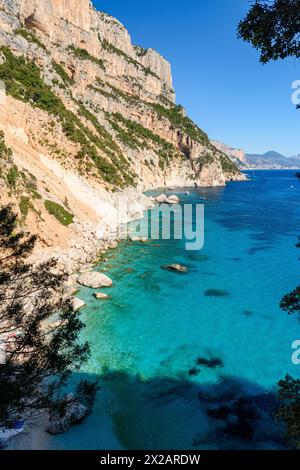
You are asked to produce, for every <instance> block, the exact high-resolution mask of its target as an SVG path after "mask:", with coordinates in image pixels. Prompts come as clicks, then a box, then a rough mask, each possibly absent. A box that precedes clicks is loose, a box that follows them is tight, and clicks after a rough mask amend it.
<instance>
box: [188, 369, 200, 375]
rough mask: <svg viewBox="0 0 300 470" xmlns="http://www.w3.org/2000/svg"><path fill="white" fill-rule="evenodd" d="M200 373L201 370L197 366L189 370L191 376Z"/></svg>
mask: <svg viewBox="0 0 300 470" xmlns="http://www.w3.org/2000/svg"><path fill="white" fill-rule="evenodd" d="M199 374H200V370H199V369H197V368H196V367H193V369H190V370H189V375H190V376H191V377H195V376H196V375H199Z"/></svg>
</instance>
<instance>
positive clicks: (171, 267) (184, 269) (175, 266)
mask: <svg viewBox="0 0 300 470" xmlns="http://www.w3.org/2000/svg"><path fill="white" fill-rule="evenodd" d="M162 269H166V270H167V271H176V272H179V273H187V272H188V268H187V266H183V265H182V264H167V265H166V266H162Z"/></svg>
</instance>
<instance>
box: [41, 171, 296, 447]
mask: <svg viewBox="0 0 300 470" xmlns="http://www.w3.org/2000/svg"><path fill="white" fill-rule="evenodd" d="M294 173H295V172H294V171H288V170H287V171H251V172H248V176H249V177H250V180H249V181H248V182H233V183H229V184H228V185H227V187H226V188H217V189H216V188H210V189H194V190H190V194H189V195H187V194H185V190H184V189H183V190H182V191H180V190H177V191H173V192H170V193H176V194H177V195H179V197H180V199H181V201H182V202H183V203H190V204H204V206H205V243H204V247H203V249H202V250H200V251H186V250H185V240H160V241H150V242H149V243H145V244H142V243H130V242H125V241H124V242H122V243H121V244H120V245H119V247H118V248H117V249H115V250H112V251H111V252H109V254H108V261H106V262H104V263H103V262H102V263H100V264H99V266H98V268H99V270H100V271H102V272H105V273H107V274H108V275H109V276H110V277H111V278H112V279H113V281H114V286H113V287H112V288H111V289H109V290H106V291H105V290H103V292H107V293H108V294H109V295H110V296H111V299H110V300H107V301H99V300H98V301H97V300H96V299H95V298H94V296H93V292H94V291H93V290H91V289H82V291H81V293H80V297H82V298H83V299H84V300H85V301H86V303H87V307H86V308H85V309H84V310H83V311H82V318H83V320H84V321H85V323H86V330H85V333H84V339H88V340H89V342H90V343H91V348H92V357H91V359H90V361H89V363H88V364H87V365H86V366H85V368H84V370H83V371H82V374H81V375H82V376H86V377H90V378H97V379H98V380H99V384H100V385H101V387H102V388H101V390H100V391H99V394H98V399H97V403H96V405H95V408H94V412H93V413H92V414H91V415H90V416H89V417H88V418H87V419H86V420H85V421H84V423H83V424H81V425H79V426H75V427H73V428H72V429H71V430H70V431H69V432H67V433H65V434H63V435H60V436H55V437H50V436H47V435H43V436H42V437H40V438H39V443H38V446H40V447H44V448H51V449H99V450H100V449H195V450H196V449H245V448H246V449H273V448H275V449H278V448H284V447H285V445H286V444H285V443H284V441H283V439H282V434H283V429H282V427H281V425H280V424H278V423H277V422H276V421H275V420H274V419H273V415H274V411H275V409H276V401H275V399H274V397H275V393H276V384H277V382H278V380H280V379H281V378H283V377H284V376H285V375H286V374H287V373H289V374H291V375H293V376H294V377H298V378H299V377H300V366H296V365H293V363H292V361H291V355H292V352H293V351H292V349H291V344H292V342H293V341H294V340H296V339H299V338H300V323H299V319H298V318H297V317H296V316H288V315H287V313H285V312H283V311H281V310H280V308H279V302H280V300H281V298H282V297H283V295H284V294H286V293H288V292H289V291H291V290H292V289H293V288H294V287H296V286H297V285H298V283H299V271H300V261H299V256H300V250H299V249H297V248H296V247H295V244H296V242H297V237H298V235H300V204H299V201H300V182H299V180H297V179H296V178H295V175H294ZM190 222H191V223H192V222H195V221H190ZM171 263H180V264H183V265H185V266H187V267H188V273H186V274H178V273H175V272H170V271H168V270H164V269H161V267H162V266H164V265H167V264H171ZM199 359H200V361H199ZM203 359H204V360H207V361H211V359H218V362H217V364H218V365H217V366H213V365H212V363H211V362H206V364H204V362H205V361H203ZM197 361H198V362H199V363H200V365H197ZM241 399H243V400H244V401H242V400H241ZM220 406H225V407H229V408H230V410H231V411H230V413H229V415H228V416H227V417H226V419H216V418H215V417H213V416H211V412H208V413H207V410H211V409H216V408H218V407H220ZM249 407H252V408H253V407H254V411H253V409H252V408H251V410H250V412H249ZM237 410H239V411H237ZM209 414H210V415H209ZM241 416H246V418H245V419H243V418H241Z"/></svg>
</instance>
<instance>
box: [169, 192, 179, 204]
mask: <svg viewBox="0 0 300 470" xmlns="http://www.w3.org/2000/svg"><path fill="white" fill-rule="evenodd" d="M179 203H180V200H179V197H178V196H176V195H175V194H173V195H172V196H169V197H168V198H167V204H179Z"/></svg>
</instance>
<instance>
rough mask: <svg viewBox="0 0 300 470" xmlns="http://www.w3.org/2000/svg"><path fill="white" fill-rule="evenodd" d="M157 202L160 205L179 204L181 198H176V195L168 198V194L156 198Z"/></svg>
mask: <svg viewBox="0 0 300 470" xmlns="http://www.w3.org/2000/svg"><path fill="white" fill-rule="evenodd" d="M155 202H157V203H158V204H179V202H180V201H179V197H178V196H176V195H175V194H172V195H171V196H167V195H166V194H160V195H159V196H156V198H155Z"/></svg>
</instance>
